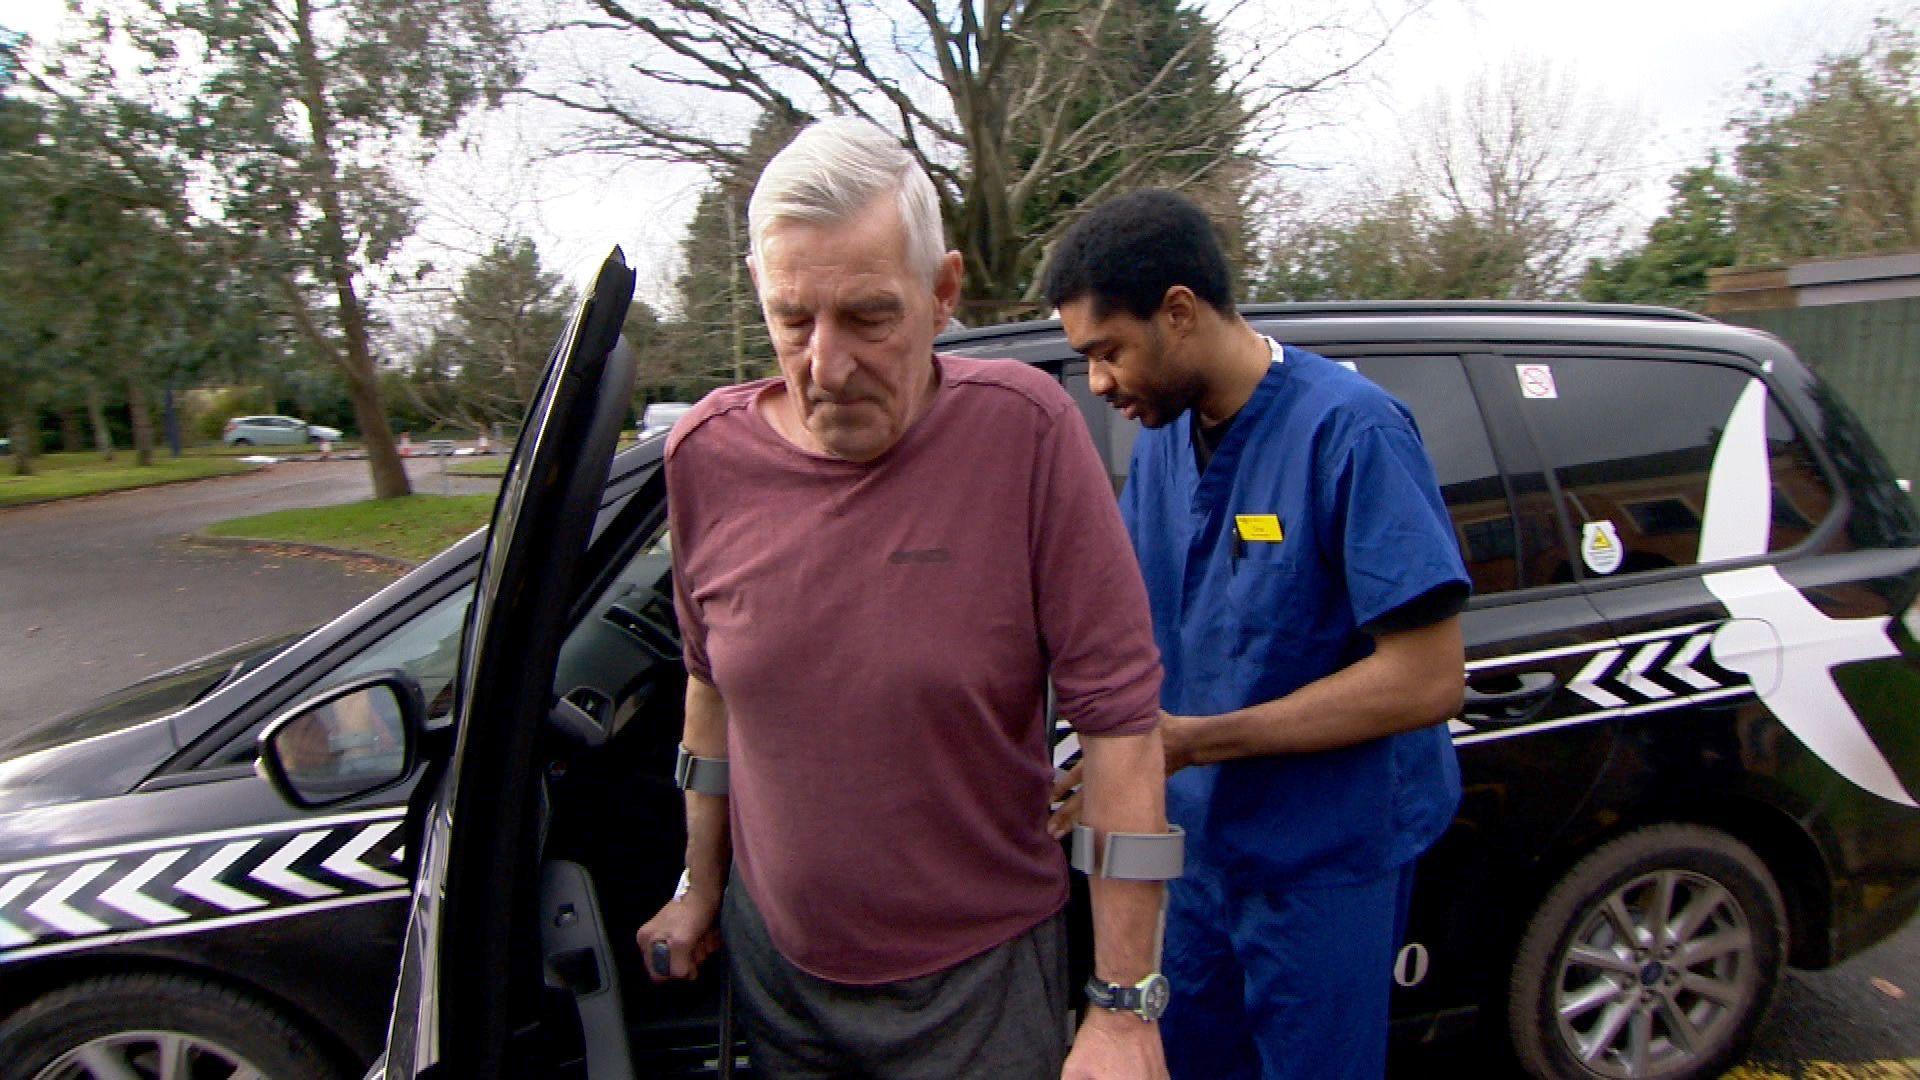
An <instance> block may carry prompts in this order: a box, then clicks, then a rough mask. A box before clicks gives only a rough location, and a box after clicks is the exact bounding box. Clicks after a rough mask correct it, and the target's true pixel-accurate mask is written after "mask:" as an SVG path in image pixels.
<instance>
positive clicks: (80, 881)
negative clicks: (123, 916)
mask: <svg viewBox="0 0 1920 1080" xmlns="http://www.w3.org/2000/svg"><path fill="white" fill-rule="evenodd" d="M112 865H113V860H112V859H102V860H100V861H99V862H91V863H88V864H87V865H85V866H83V867H81V868H80V869H78V870H75V871H74V872H73V873H71V874H68V875H67V879H66V880H65V881H62V882H61V883H60V884H58V885H55V886H54V887H53V888H51V889H48V890H47V893H46V895H45V896H42V897H41V898H40V899H38V900H35V901H34V902H33V903H31V904H29V905H27V914H29V915H31V916H33V917H34V918H36V919H39V920H40V921H41V922H43V923H46V924H47V925H48V926H51V927H53V928H54V929H55V930H58V931H60V932H61V933H63V934H70V935H73V936H75V937H78V936H79V935H81V934H98V933H100V932H102V931H104V930H106V929H108V927H107V924H106V923H103V922H101V921H100V920H99V919H96V918H94V917H93V916H91V915H89V914H87V913H86V912H84V911H77V910H75V909H74V908H72V907H69V906H68V905H67V901H68V900H69V899H71V898H72V897H73V894H74V893H77V892H79V891H80V890H81V889H84V888H86V887H87V884H88V883H89V882H91V881H92V880H93V879H94V878H97V877H99V876H100V875H101V874H103V873H105V872H106V870H107V867H109V866H112Z"/></svg>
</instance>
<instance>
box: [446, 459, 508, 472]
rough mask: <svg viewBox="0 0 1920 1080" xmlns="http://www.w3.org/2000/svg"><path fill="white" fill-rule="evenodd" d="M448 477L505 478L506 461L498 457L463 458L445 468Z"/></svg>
mask: <svg viewBox="0 0 1920 1080" xmlns="http://www.w3.org/2000/svg"><path fill="white" fill-rule="evenodd" d="M447 475H449V476H505V475H507V459H506V457H505V455H502V456H499V457H482V458H463V459H462V460H460V461H456V462H454V463H453V464H451V465H448V466H447Z"/></svg>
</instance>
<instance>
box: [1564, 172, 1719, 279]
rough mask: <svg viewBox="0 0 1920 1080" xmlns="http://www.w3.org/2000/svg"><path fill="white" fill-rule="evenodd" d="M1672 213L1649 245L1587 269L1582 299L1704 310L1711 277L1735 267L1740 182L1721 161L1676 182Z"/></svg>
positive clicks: (1651, 230)
mask: <svg viewBox="0 0 1920 1080" xmlns="http://www.w3.org/2000/svg"><path fill="white" fill-rule="evenodd" d="M1669 183H1670V184H1671V186H1672V188H1673V195H1672V197H1671V198H1670V199H1668V201H1667V209H1666V211H1665V212H1664V213H1662V214H1661V215H1660V216H1659V217H1658V218H1657V219H1655V220H1654V222H1653V224H1652V225H1650V226H1648V227H1647V238H1646V242H1645V243H1643V244H1642V245H1641V246H1640V247H1638V248H1637V249H1635V250H1633V251H1629V252H1625V253H1622V254H1620V255H1616V256H1614V257H1612V258H1610V259H1594V260H1592V261H1591V262H1589V263H1588V264H1587V273H1586V277H1585V278H1584V279H1583V280H1582V281H1581V282H1580V297H1581V299H1583V300H1593V301H1597V302H1602V303H1616V304H1662V305H1666V306H1669V307H1681V308H1689V309H1692V310H1699V309H1700V308H1702V307H1703V306H1704V305H1705V302H1706V295H1707V271H1708V270H1711V269H1713V268H1715V267H1721V266H1732V265H1733V264H1734V262H1735V261H1736V257H1737V254H1738V251H1737V244H1736V241H1735V239H1734V232H1733V217H1732V198H1733V195H1734V190H1735V188H1734V181H1733V180H1732V178H1730V177H1729V176H1727V174H1725V173H1724V172H1722V171H1721V170H1720V160H1719V158H1718V157H1717V156H1716V157H1714V158H1713V159H1712V160H1710V161H1708V163H1707V164H1705V165H1698V166H1695V167H1693V168H1690V169H1687V170H1685V171H1683V172H1681V173H1680V174H1678V175H1677V176H1675V177H1674V178H1673V179H1672V180H1671V181H1669Z"/></svg>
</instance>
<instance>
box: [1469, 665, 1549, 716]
mask: <svg viewBox="0 0 1920 1080" xmlns="http://www.w3.org/2000/svg"><path fill="white" fill-rule="evenodd" d="M1490 681H1497V682H1498V683H1499V686H1500V688H1499V689H1497V690H1491V689H1487V690H1482V689H1476V688H1475V687H1474V686H1473V684H1472V683H1468V684H1467V691H1466V702H1465V707H1464V708H1462V709H1461V712H1460V719H1462V720H1464V721H1466V722H1467V723H1469V724H1472V725H1473V726H1474V727H1507V726H1510V725H1513V724H1524V723H1526V722H1527V721H1529V720H1531V719H1533V718H1534V716H1535V715H1537V714H1538V713H1539V712H1540V710H1541V709H1542V708H1544V707H1545V706H1546V704H1547V702H1548V700H1550V699H1551V698H1552V697H1553V692H1554V691H1555V690H1556V689H1558V688H1559V686H1560V678H1559V676H1557V675H1555V674H1553V673H1552V672H1550V671H1522V672H1519V673H1517V674H1512V675H1501V676H1498V677H1497V679H1496V680H1490Z"/></svg>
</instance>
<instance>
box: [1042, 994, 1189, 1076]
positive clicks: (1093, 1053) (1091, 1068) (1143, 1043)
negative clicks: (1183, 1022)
mask: <svg viewBox="0 0 1920 1080" xmlns="http://www.w3.org/2000/svg"><path fill="white" fill-rule="evenodd" d="M1166 1075H1167V1058H1166V1053H1165V1052H1164V1051H1163V1050H1162V1049H1161V1047H1160V1025H1158V1024H1149V1023H1147V1022H1146V1021H1145V1020H1142V1019H1140V1018H1139V1017H1137V1016H1135V1015H1133V1014H1132V1013H1120V1012H1113V1011H1111V1010H1109V1009H1088V1010H1087V1017H1086V1020H1085V1021H1084V1022H1083V1023H1082V1024H1081V1025H1080V1031H1079V1032H1078V1033H1077V1034H1075V1035H1074V1037H1073V1050H1072V1051H1071V1052H1070V1053H1068V1054H1067V1067H1066V1068H1065V1069H1062V1070H1061V1072H1060V1080H1165V1078H1166Z"/></svg>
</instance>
